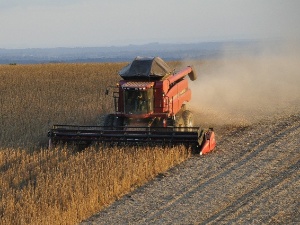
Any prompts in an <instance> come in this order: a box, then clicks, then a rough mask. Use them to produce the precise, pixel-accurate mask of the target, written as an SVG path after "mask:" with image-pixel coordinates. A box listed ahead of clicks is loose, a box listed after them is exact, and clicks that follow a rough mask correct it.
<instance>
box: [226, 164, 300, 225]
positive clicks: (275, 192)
mask: <svg viewBox="0 0 300 225" xmlns="http://www.w3.org/2000/svg"><path fill="white" fill-rule="evenodd" d="M298 169H299V167H298ZM297 187H298V188H297ZM297 189H298V192H297ZM299 191H300V174H299V170H298V173H297V169H296V170H295V174H294V173H291V174H290V176H289V177H288V178H286V179H284V180H283V181H282V182H280V183H278V185H275V186H274V187H272V188H271V189H269V190H265V191H264V193H262V194H261V195H259V196H258V199H249V200H250V201H249V202H250V203H249V202H248V203H246V204H245V205H244V207H243V206H242V207H241V208H238V209H237V210H238V211H240V212H238V216H236V215H231V216H230V215H228V217H229V218H230V217H232V219H229V220H228V221H226V223H227V224H245V223H246V222H245V220H246V221H247V219H248V221H249V212H251V213H250V220H252V221H253V223H257V224H258V223H259V224H270V223H271V221H272V220H273V221H275V220H276V219H274V217H276V216H277V215H278V212H280V211H281V210H282V209H284V210H286V209H288V211H289V212H293V211H297V212H294V214H293V218H292V219H293V220H294V221H296V220H298V223H300V212H298V211H299V210H298V209H299V207H300V203H299V201H298V202H297V203H296V201H297V199H298V200H299V197H298V193H299ZM287 193H289V196H288V197H287V196H286V194H287ZM271 195H272V197H275V196H276V200H277V201H280V204H278V202H275V203H274V202H273V200H272V203H271V204H270V203H268V202H269V201H270V196H271ZM272 197H271V198H272ZM290 199H294V202H291V201H290ZM251 200H252V201H251ZM251 202H252V204H251ZM253 202H255V204H253ZM262 202H263V203H262ZM268 204H269V205H268ZM249 205H250V206H249ZM262 205H263V209H264V211H265V213H261V212H262V210H261V209H262ZM247 206H248V208H247ZM270 207H271V209H270ZM254 215H256V217H254ZM228 217H226V219H227V218H228ZM248 221H247V222H248ZM287 224H290V223H287Z"/></svg>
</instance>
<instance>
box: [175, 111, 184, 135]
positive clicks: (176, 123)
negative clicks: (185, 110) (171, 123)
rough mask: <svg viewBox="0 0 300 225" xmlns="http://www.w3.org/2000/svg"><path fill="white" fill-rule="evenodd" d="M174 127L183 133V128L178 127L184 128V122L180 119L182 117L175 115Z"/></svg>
mask: <svg viewBox="0 0 300 225" xmlns="http://www.w3.org/2000/svg"><path fill="white" fill-rule="evenodd" d="M175 127H177V128H179V130H180V131H183V128H182V129H181V128H180V127H184V120H183V118H182V115H181V114H179V115H176V118H175Z"/></svg>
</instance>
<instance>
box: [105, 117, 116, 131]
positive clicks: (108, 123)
mask: <svg viewBox="0 0 300 225" xmlns="http://www.w3.org/2000/svg"><path fill="white" fill-rule="evenodd" d="M114 119H115V115H114V114H108V115H107V116H106V118H105V121H104V126H106V127H110V128H112V127H113V124H114Z"/></svg>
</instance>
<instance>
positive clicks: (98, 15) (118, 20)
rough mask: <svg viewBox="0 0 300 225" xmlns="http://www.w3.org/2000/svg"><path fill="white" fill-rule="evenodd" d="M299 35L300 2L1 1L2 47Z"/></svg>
mask: <svg viewBox="0 0 300 225" xmlns="http://www.w3.org/2000/svg"><path fill="white" fill-rule="evenodd" d="M252 38H255V39H265V38H293V39H300V0H184V1H182V0H0V48H35V47H39V48H45V47H86V46H93V47H94V46H110V45H127V44H144V43H149V42H161V43H166V42H171V43H187V42H201V41H218V40H235V39H252Z"/></svg>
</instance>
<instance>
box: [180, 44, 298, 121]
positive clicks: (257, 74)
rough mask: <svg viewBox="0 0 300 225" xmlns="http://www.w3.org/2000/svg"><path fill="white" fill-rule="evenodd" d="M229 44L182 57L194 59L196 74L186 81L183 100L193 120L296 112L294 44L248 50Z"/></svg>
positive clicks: (254, 118) (245, 118) (255, 117)
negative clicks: (216, 52)
mask: <svg viewBox="0 0 300 225" xmlns="http://www.w3.org/2000/svg"><path fill="white" fill-rule="evenodd" d="M234 48H235V47H232V46H227V48H226V49H225V50H224V52H223V54H222V57H221V58H219V59H213V60H206V61H202V62H184V63H183V64H185V65H190V64H193V66H194V69H195V71H196V73H197V75H198V79H197V80H196V81H194V82H190V87H191V89H192V100H191V102H190V103H189V104H188V105H189V108H190V109H191V110H192V111H193V112H194V117H195V123H196V124H201V125H203V126H211V125H212V126H215V125H224V124H236V125H242V124H243V125H247V124H251V123H253V122H258V121H259V120H262V119H266V118H270V117H273V118H275V117H278V118H279V117H280V115H283V114H287V113H292V112H295V110H297V112H300V110H299V108H300V52H299V49H300V48H299V45H298V44H291V43H290V44H282V45H280V46H276V48H264V47H261V48H260V51H254V52H251V51H250V52H251V53H249V52H248V50H249V49H248V50H247V49H243V50H241V49H234ZM233 50H234V51H233ZM232 52H235V54H232ZM236 52H238V54H236Z"/></svg>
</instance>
